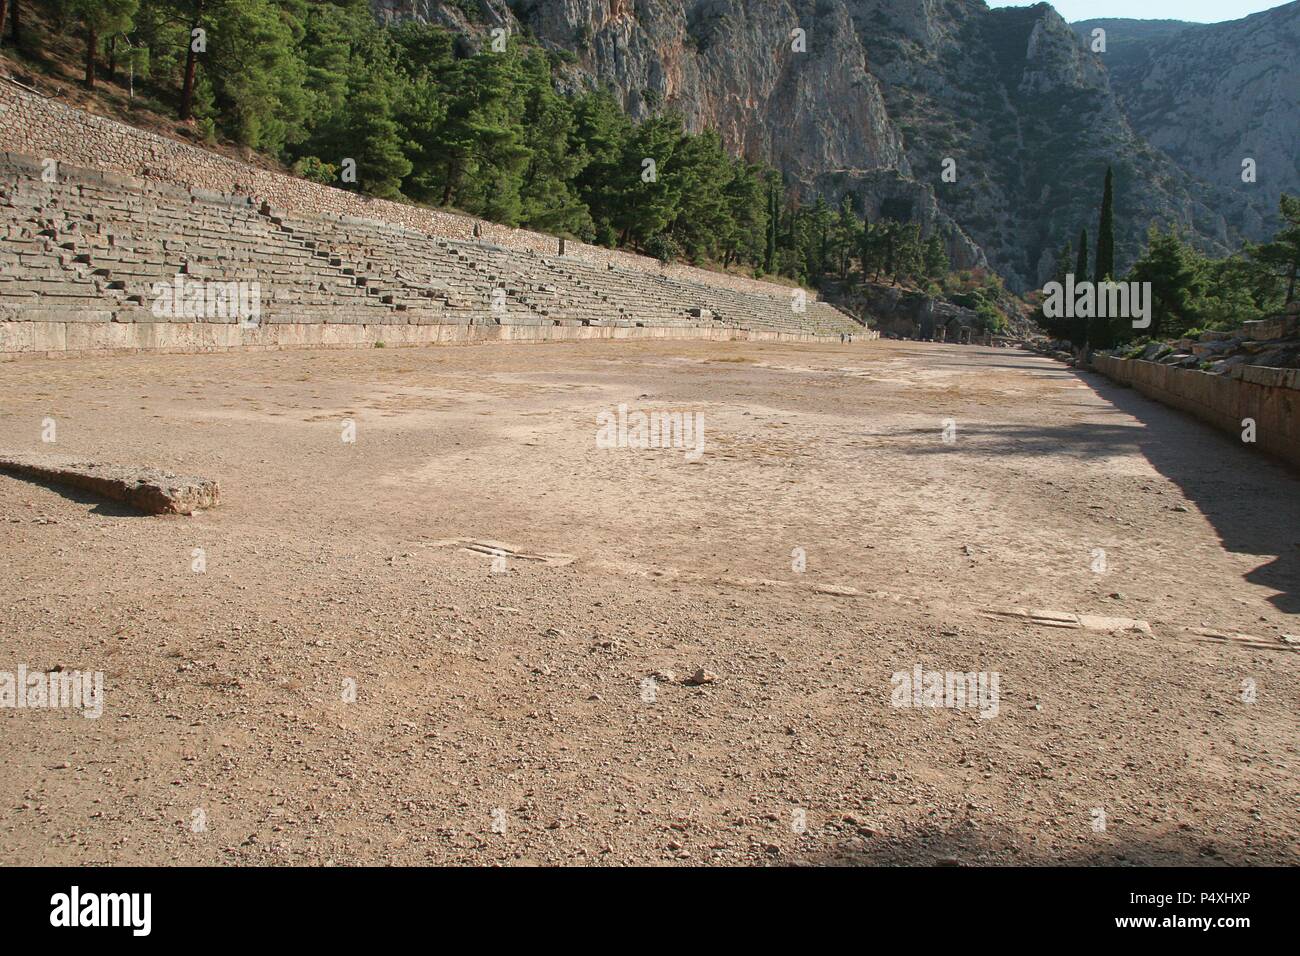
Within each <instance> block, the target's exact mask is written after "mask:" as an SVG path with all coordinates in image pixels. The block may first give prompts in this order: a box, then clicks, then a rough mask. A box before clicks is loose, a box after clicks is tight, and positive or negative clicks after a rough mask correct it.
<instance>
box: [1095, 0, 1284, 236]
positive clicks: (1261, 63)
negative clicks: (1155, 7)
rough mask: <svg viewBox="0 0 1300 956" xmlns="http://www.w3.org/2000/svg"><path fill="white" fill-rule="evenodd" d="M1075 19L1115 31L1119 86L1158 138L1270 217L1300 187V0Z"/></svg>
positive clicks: (1112, 52) (1112, 44) (1150, 135)
mask: <svg viewBox="0 0 1300 956" xmlns="http://www.w3.org/2000/svg"><path fill="white" fill-rule="evenodd" d="M1073 26H1074V28H1075V30H1076V32H1079V33H1080V34H1081V35H1085V36H1090V35H1091V31H1092V30H1093V29H1095V28H1098V27H1100V28H1102V29H1105V30H1106V40H1107V52H1106V53H1105V54H1104V55H1103V56H1102V57H1101V59H1102V60H1103V62H1104V63H1105V64H1106V68H1107V70H1108V71H1109V73H1110V80H1111V86H1112V88H1113V89H1114V90H1115V92H1116V93H1117V94H1118V95H1119V98H1120V103H1121V104H1122V106H1123V107H1124V110H1125V112H1126V113H1127V115H1128V117H1129V121H1130V122H1131V123H1132V124H1133V126H1134V128H1135V129H1137V131H1138V132H1139V133H1141V134H1142V135H1143V136H1144V137H1146V139H1147V140H1149V141H1150V142H1151V144H1152V145H1153V146H1155V147H1157V148H1158V149H1161V150H1163V151H1164V152H1165V153H1168V154H1169V156H1171V157H1172V158H1173V159H1174V160H1175V161H1176V162H1178V164H1179V165H1181V166H1182V167H1183V168H1185V169H1187V170H1189V171H1190V172H1191V173H1193V174H1194V175H1196V176H1199V177H1200V178H1201V179H1204V180H1205V181H1207V182H1209V183H1213V184H1215V185H1218V186H1220V187H1222V188H1223V189H1224V190H1227V191H1229V192H1230V193H1231V194H1232V195H1233V197H1234V198H1235V199H1236V200H1237V201H1239V202H1241V203H1243V204H1247V205H1251V206H1254V207H1255V208H1257V209H1258V210H1259V211H1260V212H1261V213H1263V214H1264V215H1265V216H1267V217H1269V218H1272V216H1273V213H1274V211H1275V210H1276V208H1277V200H1278V197H1279V196H1280V195H1281V194H1282V193H1283V192H1289V193H1292V194H1294V195H1300V146H1298V145H1297V144H1300V2H1297V3H1288V4H1285V5H1284V6H1280V7H1275V8H1274V9H1272V10H1266V11H1264V12H1263V13H1257V14H1255V15H1254V16H1249V17H1245V18H1243V19H1241V20H1233V21H1231V22H1229V23H1214V24H1197V23H1178V22H1176V21H1173V22H1171V21H1154V22H1148V21H1142V20H1088V21H1084V22H1081V23H1076V24H1073ZM1245 158H1251V159H1254V160H1255V163H1256V176H1257V179H1256V182H1255V183H1243V182H1242V178H1241V175H1242V160H1243V159H1245Z"/></svg>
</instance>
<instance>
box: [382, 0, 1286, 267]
mask: <svg viewBox="0 0 1300 956" xmlns="http://www.w3.org/2000/svg"><path fill="white" fill-rule="evenodd" d="M373 3H374V6H375V8H376V10H377V12H378V13H379V14H380V15H381V16H385V17H389V18H398V19H400V18H406V17H420V18H423V19H425V20H428V21H431V22H437V23H441V24H444V25H447V26H452V27H454V28H455V29H457V30H461V31H465V32H466V34H467V36H468V39H467V41H466V42H467V43H470V44H471V45H472V44H473V43H474V42H476V40H475V38H480V39H481V38H482V37H483V36H484V35H486V33H487V31H489V30H490V29H491V28H493V27H495V26H505V27H506V28H507V29H510V30H512V31H526V32H528V33H530V34H531V35H533V36H534V37H536V38H537V39H538V40H539V41H540V42H541V43H543V44H544V45H546V46H547V47H549V48H551V49H555V50H563V51H567V53H568V54H572V58H574V59H575V60H576V62H575V63H574V64H573V65H572V66H571V67H570V68H569V69H568V73H567V75H566V78H565V82H567V83H569V84H571V85H573V86H574V87H592V86H596V85H600V84H607V85H609V86H611V87H612V88H613V89H614V90H615V91H616V92H617V93H618V95H619V96H620V98H621V99H622V101H623V103H624V105H625V107H626V108H627V109H628V110H629V111H630V112H631V113H633V114H634V115H638V116H644V115H646V114H648V113H649V112H651V111H652V110H655V109H658V108H661V107H668V108H673V109H676V110H679V111H680V112H681V113H682V114H683V115H684V116H685V118H686V121H687V123H688V125H689V126H690V127H691V128H693V129H700V128H703V127H706V126H711V127H714V128H716V129H718V130H719V131H720V132H721V133H722V135H723V137H724V139H725V140H726V142H727V144H728V145H729V146H730V147H731V148H732V149H733V150H735V151H737V152H740V153H743V154H744V155H746V156H747V157H748V158H750V159H751V160H756V161H757V160H762V161H767V162H771V163H772V164H774V165H775V166H777V167H778V168H780V169H781V170H782V171H783V172H784V173H785V174H786V176H787V178H788V180H789V181H790V182H791V183H793V184H794V185H795V186H796V187H797V188H798V189H799V190H800V191H801V192H803V193H804V195H805V196H808V197H810V196H812V195H813V194H816V193H821V194H824V195H827V198H828V199H829V200H830V201H832V202H838V201H839V199H840V198H841V197H842V196H843V195H845V194H850V195H853V196H854V198H855V200H856V201H857V202H858V203H859V206H860V209H863V210H865V211H866V213H867V214H868V215H874V216H881V215H889V216H892V217H894V218H900V219H913V220H916V221H920V222H922V223H923V225H924V226H925V227H926V229H927V230H933V231H938V232H939V233H940V234H941V235H945V236H946V237H947V242H948V247H949V255H950V257H951V258H952V260H953V262H954V263H955V264H957V265H959V266H982V265H985V264H988V265H990V266H992V267H993V268H995V269H996V270H997V271H998V272H1000V273H1001V274H1003V275H1004V276H1005V277H1006V278H1007V281H1008V284H1009V285H1010V287H1012V288H1013V289H1016V290H1025V289H1028V288H1032V287H1035V286H1037V285H1038V284H1039V283H1040V282H1041V281H1042V280H1043V279H1044V278H1045V277H1046V275H1047V274H1048V273H1050V271H1051V268H1052V264H1053V263H1054V261H1055V256H1056V253H1057V250H1058V249H1059V247H1060V246H1061V245H1062V244H1063V243H1064V241H1065V240H1066V239H1067V238H1072V237H1074V236H1077V234H1078V230H1079V229H1080V228H1081V227H1083V226H1088V227H1089V229H1090V231H1095V219H1096V208H1097V205H1098V203H1099V199H1100V191H1101V182H1102V178H1103V175H1104V172H1105V169H1106V166H1107V165H1113V166H1114V167H1115V169H1116V190H1117V208H1119V209H1120V210H1122V213H1123V214H1122V215H1121V217H1120V218H1119V220H1118V222H1117V239H1118V243H1117V244H1118V249H1117V256H1118V260H1119V265H1120V266H1121V268H1122V267H1124V266H1126V265H1127V263H1128V262H1129V261H1131V259H1132V258H1134V257H1135V256H1136V255H1137V253H1138V251H1139V250H1140V247H1141V243H1142V240H1143V238H1144V235H1145V232H1146V229H1147V227H1148V226H1149V225H1150V224H1151V223H1152V222H1153V221H1160V222H1164V223H1178V224H1179V225H1181V226H1182V227H1183V228H1184V229H1185V230H1186V231H1187V232H1188V233H1189V234H1190V235H1191V236H1192V237H1193V238H1194V239H1195V240H1196V241H1198V242H1199V244H1200V245H1201V246H1202V247H1203V248H1206V249H1207V250H1210V251H1220V252H1221V251H1223V250H1224V249H1225V248H1226V247H1227V245H1228V244H1229V243H1230V242H1231V241H1233V240H1234V239H1235V237H1236V236H1237V235H1238V234H1239V233H1240V232H1242V231H1243V230H1244V231H1246V232H1252V231H1256V232H1257V231H1258V229H1259V225H1260V223H1259V217H1258V215H1257V214H1256V212H1255V211H1253V210H1251V209H1249V208H1246V207H1243V206H1242V204H1241V203H1240V202H1238V201H1234V199H1233V197H1232V195H1231V194H1230V193H1228V192H1226V191H1224V190H1215V189H1212V188H1210V187H1207V186H1206V185H1205V184H1203V183H1201V182H1198V181H1197V180H1196V179H1194V178H1193V177H1192V176H1190V175H1189V174H1188V173H1186V172H1185V171H1184V170H1182V169H1180V168H1179V167H1178V166H1177V165H1176V164H1175V163H1174V162H1173V161H1172V160H1170V159H1169V157H1167V156H1166V155H1164V154H1163V153H1161V152H1159V151H1157V150H1155V149H1153V148H1152V147H1151V146H1150V145H1149V144H1148V143H1146V142H1145V141H1144V140H1143V139H1142V138H1141V136H1139V135H1138V134H1137V133H1135V132H1134V131H1133V129H1132V128H1131V127H1130V126H1129V123H1128V120H1127V119H1126V117H1125V115H1124V113H1123V110H1122V109H1121V108H1120V104H1119V103H1118V101H1117V100H1116V97H1115V95H1114V93H1113V92H1112V90H1111V87H1110V83H1109V79H1108V75H1107V72H1106V69H1105V67H1104V65H1103V62H1102V61H1101V60H1099V59H1098V57H1097V56H1095V55H1094V54H1092V53H1090V52H1089V51H1088V50H1087V49H1086V48H1085V47H1084V45H1083V44H1082V42H1081V41H1080V40H1079V38H1078V37H1077V36H1075V34H1074V32H1073V31H1072V30H1071V29H1070V27H1069V25H1068V24H1066V23H1065V21H1064V20H1062V19H1061V17H1060V16H1058V15H1057V13H1056V12H1055V11H1054V10H1053V9H1052V8H1051V7H1050V6H1048V5H1047V4H1038V5H1036V6H1032V7H1014V8H1006V9H998V10H990V9H989V8H988V7H987V6H985V4H984V3H982V2H980V0H816V2H813V0H548V2H545V3H542V2H535V0H516V2H511V3H506V2H504V0H456V2H454V3H453V2H442V0H373ZM796 29H799V30H803V31H804V36H805V37H806V51H805V52H797V51H796V50H795V49H794V41H793V40H792V37H791V31H793V30H796ZM1245 55H1246V51H1242V56H1245ZM948 159H951V160H953V161H954V162H955V170H956V174H957V178H956V181H955V182H945V181H943V179H942V176H941V174H942V172H943V168H944V161H945V160H948Z"/></svg>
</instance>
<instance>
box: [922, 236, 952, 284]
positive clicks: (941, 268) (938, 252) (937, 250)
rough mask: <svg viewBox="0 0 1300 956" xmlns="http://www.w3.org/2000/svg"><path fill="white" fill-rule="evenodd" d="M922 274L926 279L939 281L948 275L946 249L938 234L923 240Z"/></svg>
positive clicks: (948, 266) (948, 265)
mask: <svg viewBox="0 0 1300 956" xmlns="http://www.w3.org/2000/svg"><path fill="white" fill-rule="evenodd" d="M924 263H925V265H924V270H923V271H924V274H925V277H926V278H927V279H934V280H939V279H943V278H944V277H945V276H947V275H948V269H949V268H950V264H949V262H948V247H947V245H946V243H944V241H943V237H942V236H940V235H939V234H938V233H935V234H934V235H932V236H930V238H929V239H927V240H925V254H924Z"/></svg>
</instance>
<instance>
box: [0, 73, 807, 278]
mask: <svg viewBox="0 0 1300 956" xmlns="http://www.w3.org/2000/svg"><path fill="white" fill-rule="evenodd" d="M0 152H11V153H22V154H26V155H29V156H35V157H39V158H50V159H54V160H56V161H58V162H60V163H71V164H73V165H78V166H86V167H91V168H97V169H102V170H108V171H111V172H117V173H123V174H126V175H129V176H135V177H139V178H141V179H147V180H153V181H157V182H164V183H172V184H175V185H178V186H184V187H198V188H201V189H205V190H208V191H210V192H213V193H223V194H239V195H244V196H252V197H254V198H256V199H259V200H266V201H268V202H270V203H271V205H273V206H279V207H282V208H285V209H291V210H296V211H300V212H309V213H317V214H335V215H347V216H356V217H360V218H366V219H379V220H383V221H386V222H391V223H395V224H397V225H402V226H406V227H408V228H411V229H417V230H419V231H421V232H424V233H426V234H428V235H430V236H437V237H439V238H443V239H456V240H461V241H474V240H475V239H476V238H477V239H479V240H481V241H483V242H487V243H492V244H494V245H498V246H501V247H504V248H507V249H518V250H527V251H530V252H536V253H542V254H548V255H554V254H556V253H557V252H558V250H559V242H560V240H558V239H556V238H555V237H554V236H547V235H543V234H541V233H536V232H529V231H527V230H523V229H508V228H506V227H504V226H499V225H496V224H495V223H490V222H486V221H482V220H476V219H472V218H469V217H466V216H457V215H452V214H450V213H445V212H440V211H438V210H436V209H428V208H425V207H419V206H408V205H405V204H403V203H396V202H390V201H388V200H384V199H373V198H370V197H367V196H362V195H360V194H358V193H354V192H349V191H347V190H343V189H335V188H333V187H330V186H322V185H319V184H317V183H311V182H307V181H306V180H302V179H297V178H295V177H293V176H286V175H283V174H281V173H275V172H271V171H268V170H264V169H259V168H257V167H255V166H250V165H247V164H245V163H240V162H236V161H235V160H232V159H228V158H226V157H225V156H221V155H219V154H217V153H212V152H209V151H207V150H204V149H199V148H197V147H194V146H190V145H187V144H185V143H182V142H179V141H177V140H173V139H168V138H166V137H162V136H157V135H154V134H152V133H147V132H145V131H143V130H139V129H136V128H135V127H133V126H128V125H126V124H124V123H119V122H117V121H115V120H110V119H106V118H104V117H101V116H95V115H93V114H91V113H87V112H85V111H83V110H78V109H74V108H72V107H69V106H65V105H63V104H62V103H58V102H56V101H55V100H53V99H50V98H47V97H44V96H41V95H39V94H34V93H30V92H28V91H27V90H25V89H23V88H21V87H19V86H16V85H14V84H13V83H11V82H8V81H6V80H4V79H3V78H0ZM564 254H565V255H566V256H569V257H573V258H577V259H584V260H586V261H589V262H594V263H605V262H612V263H615V264H616V265H618V266H620V267H622V268H631V269H639V270H641V271H644V272H647V273H652V274H662V275H667V276H670V277H674V278H683V279H688V280H690V281H694V282H699V283H703V284H707V285H713V286H717V287H719V288H725V289H732V290H735V291H738V292H745V293H748V294H751V295H752V294H762V295H770V296H773V297H783V298H788V297H789V296H790V289H789V288H788V287H786V286H781V285H776V284H774V283H770V282H760V281H758V280H754V279H747V278H745V277H743V276H732V275H724V274H721V273H717V272H711V271H709V270H707V269H697V268H694V267H692V266H686V265H680V264H669V265H665V264H663V263H660V262H659V261H657V260H655V259H651V258H648V257H646V256H638V255H631V254H628V253H624V252H619V251H616V250H613V249H605V248H602V247H600V246H591V245H587V244H586V243H581V242H575V241H567V242H566V243H565V248H564ZM808 298H809V299H810V300H812V299H815V298H816V295H815V293H812V292H809V293H808Z"/></svg>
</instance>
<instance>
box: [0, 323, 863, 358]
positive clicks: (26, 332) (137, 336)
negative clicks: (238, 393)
mask: <svg viewBox="0 0 1300 956" xmlns="http://www.w3.org/2000/svg"><path fill="white" fill-rule="evenodd" d="M855 334H857V333H855ZM862 337H863V338H875V337H876V336H875V335H874V334H870V335H868V334H864V335H863V336H862ZM589 339H689V340H698V341H703V342H805V343H807V342H833V341H835V339H834V338H833V337H830V336H823V335H813V334H812V333H795V332H772V331H764V330H752V329H707V328H703V329H693V328H614V327H598V326H568V327H562V326H490V325H334V324H318V325H301V324H292V323H286V324H284V325H268V326H264V327H261V328H252V329H246V328H241V327H240V326H238V325H214V324H208V323H193V322H191V323H165V322H160V323H143V322H142V323H115V322H108V323H85V322H5V323H0V361H4V360H6V359H9V360H13V359H17V358H20V357H30V356H33V355H34V356H39V357H45V358H54V357H57V356H78V355H102V354H104V353H105V352H119V353H131V352H215V351H220V350H225V349H232V348H233V349H247V350H254V351H256V350H268V351H274V350H276V349H294V348H381V347H382V348H401V347H404V346H419V345H475V344H479V343H483V342H576V341H585V340H589Z"/></svg>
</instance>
